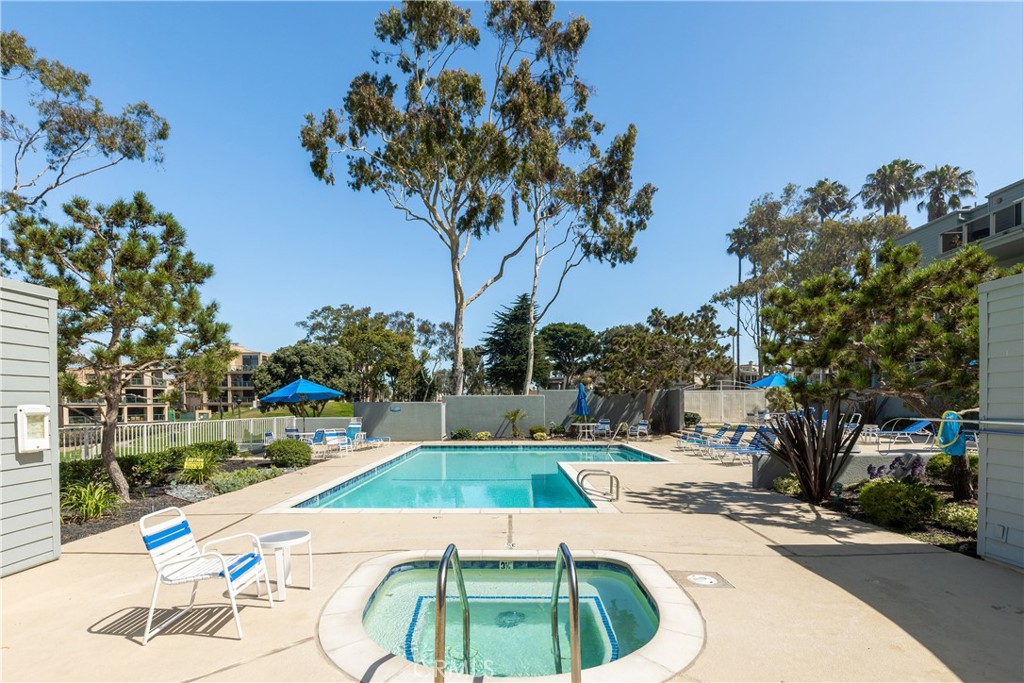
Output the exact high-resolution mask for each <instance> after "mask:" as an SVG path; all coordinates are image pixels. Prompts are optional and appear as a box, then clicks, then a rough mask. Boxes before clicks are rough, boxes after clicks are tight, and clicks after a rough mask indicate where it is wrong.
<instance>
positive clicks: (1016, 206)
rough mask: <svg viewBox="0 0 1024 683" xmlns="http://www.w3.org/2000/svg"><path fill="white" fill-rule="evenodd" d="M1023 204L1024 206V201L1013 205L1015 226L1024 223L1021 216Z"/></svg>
mask: <svg viewBox="0 0 1024 683" xmlns="http://www.w3.org/2000/svg"><path fill="white" fill-rule="evenodd" d="M1021 206H1024V202H1017V203H1016V204H1014V205H1013V224H1014V225H1015V226H1017V225H1021V224H1022V223H1024V221H1021V217H1020V207H1021Z"/></svg>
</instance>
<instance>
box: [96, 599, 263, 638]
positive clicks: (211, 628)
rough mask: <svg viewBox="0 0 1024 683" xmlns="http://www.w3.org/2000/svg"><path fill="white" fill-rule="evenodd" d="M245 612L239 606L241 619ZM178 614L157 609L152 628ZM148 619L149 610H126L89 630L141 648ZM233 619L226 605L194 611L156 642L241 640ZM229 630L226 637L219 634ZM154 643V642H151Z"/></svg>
mask: <svg viewBox="0 0 1024 683" xmlns="http://www.w3.org/2000/svg"><path fill="white" fill-rule="evenodd" d="M244 610H245V606H244V605H239V606H238V613H239V615H241V614H242V612H243V611H244ZM177 612H178V610H177V609H173V608H172V609H158V610H156V611H155V612H154V613H153V627H154V628H157V627H158V626H159V625H160V624H162V623H164V621H166V620H167V619H169V618H170V617H171V616H173V615H174V614H176V613H177ZM147 618H149V609H147V608H145V607H126V608H125V609H122V610H118V611H117V612H114V613H113V614H111V615H110V616H107V617H104V618H103V619H101V620H99V621H98V622H96V623H95V624H93V625H92V626H90V627H89V628H88V629H87V630H88V631H89V633H95V634H98V635H104V636H120V637H122V638H124V639H126V640H130V641H133V642H135V643H137V644H139V645H142V639H143V637H144V636H145V634H146V619H147ZM233 622H234V616H233V615H232V614H231V607H229V606H227V605H223V606H216V607H199V606H196V607H193V608H192V609H191V610H189V611H188V612H187V613H186V614H185V615H184V616H182V617H179V618H178V619H177V620H176V621H174V622H173V623H171V624H170V625H169V626H167V628H165V629H164V630H162V631H160V633H159V634H157V635H156V636H153V638H159V637H161V636H164V635H190V636H200V637H204V638H222V639H225V640H238V633H237V632H236V631H235V626H234V623H233ZM225 626H227V627H228V630H227V633H228V634H230V635H225V634H221V633H220V631H221V630H222V629H223V628H224V627H225ZM151 640H152V638H151Z"/></svg>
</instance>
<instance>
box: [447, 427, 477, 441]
mask: <svg viewBox="0 0 1024 683" xmlns="http://www.w3.org/2000/svg"><path fill="white" fill-rule="evenodd" d="M472 438H473V432H471V431H470V430H468V429H466V428H465V427H460V428H459V429H456V430H455V431H454V432H452V441H469V440H470V439H472Z"/></svg>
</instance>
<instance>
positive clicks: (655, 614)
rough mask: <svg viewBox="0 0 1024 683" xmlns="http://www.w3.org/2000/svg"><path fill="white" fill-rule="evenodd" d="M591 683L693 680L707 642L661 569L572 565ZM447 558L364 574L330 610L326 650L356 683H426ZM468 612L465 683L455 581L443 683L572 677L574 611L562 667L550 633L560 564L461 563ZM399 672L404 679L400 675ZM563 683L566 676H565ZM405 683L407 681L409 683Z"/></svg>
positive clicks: (614, 556) (386, 561)
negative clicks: (597, 681) (437, 590)
mask: <svg viewBox="0 0 1024 683" xmlns="http://www.w3.org/2000/svg"><path fill="white" fill-rule="evenodd" d="M574 557H575V560H576V565H577V574H578V577H579V582H578V583H579V596H580V636H581V638H580V640H581V655H582V657H581V659H582V666H583V669H584V670H585V671H586V673H585V676H587V677H588V678H591V679H592V678H593V677H594V676H595V674H596V675H598V676H599V677H600V678H606V679H607V680H615V679H618V680H627V679H628V680H662V679H664V678H666V677H668V676H669V675H672V674H675V673H676V672H678V671H680V670H682V669H684V668H686V666H688V665H689V664H690V662H691V661H692V660H693V659H694V658H695V657H696V656H697V654H698V652H699V651H700V648H701V646H702V645H703V641H704V623H703V620H702V619H701V617H700V613H699V612H698V610H697V608H696V606H695V605H694V604H693V603H692V601H691V600H690V599H689V597H688V596H687V595H686V594H685V593H684V592H683V591H682V589H681V588H679V586H678V585H677V584H676V583H675V581H673V580H672V578H671V577H670V576H668V574H667V573H666V572H665V571H664V570H663V569H662V568H661V567H660V566H659V565H658V564H656V563H655V562H653V561H651V560H648V559H646V558H642V557H639V556H636V555H628V554H626V553H618V552H612V551H601V552H594V551H583V552H576V553H574ZM439 558H440V553H394V554H391V555H385V556H382V557H380V558H375V559H373V560H370V561H368V562H366V563H364V564H363V565H361V566H360V567H359V568H358V569H357V570H356V571H355V572H354V573H353V574H352V576H350V577H349V579H348V580H347V581H346V582H345V583H344V584H343V585H342V587H341V588H340V589H339V590H338V592H337V593H336V594H335V595H334V597H332V599H331V600H330V601H329V602H328V604H327V606H326V608H325V610H324V614H323V616H322V618H321V621H320V627H319V636H320V641H321V647H322V648H323V650H324V652H326V653H327V655H328V657H330V658H331V659H332V660H333V661H334V662H335V664H337V665H338V666H339V667H340V668H341V669H342V670H344V671H345V672H346V673H347V674H349V675H350V676H353V677H354V678H356V679H361V680H365V679H368V678H370V679H374V680H383V679H385V678H392V677H394V676H399V679H403V678H402V676H401V675H399V674H403V675H404V676H405V677H406V678H410V679H411V678H423V679H424V680H425V679H428V678H429V677H430V676H431V670H430V668H431V667H432V664H433V661H434V651H433V645H434V618H435V614H436V611H435V608H436V605H435V598H434V587H435V580H436V577H437V563H438V560H439ZM461 558H462V569H463V574H464V577H465V583H466V592H467V595H468V598H469V608H470V619H471V623H470V662H469V670H470V675H469V676H467V675H466V674H465V673H463V672H464V671H465V658H464V656H463V639H462V606H461V605H462V603H461V597H460V596H459V591H458V587H457V582H456V580H455V577H454V575H453V573H452V572H449V576H448V579H449V587H448V599H447V619H446V629H445V632H446V648H445V650H446V653H445V661H446V678H448V679H450V680H460V679H464V680H470V676H474V677H477V680H479V679H480V677H484V678H490V677H495V678H506V679H507V678H509V677H513V678H515V679H517V680H520V679H523V678H530V677H535V676H545V677H549V676H552V675H554V674H556V673H557V672H558V670H559V668H560V669H561V671H563V672H568V671H569V669H570V667H569V653H570V647H569V642H568V623H567V622H568V608H567V603H566V601H567V598H566V597H565V595H564V593H565V590H564V587H563V590H562V598H561V603H560V607H559V617H560V627H559V639H560V650H561V655H562V661H561V662H560V664H561V666H559V663H556V661H555V656H554V654H553V653H554V647H553V642H552V633H551V611H550V607H551V588H552V581H553V578H554V569H553V567H554V553H539V552H530V551H505V552H483V551H472V552H469V551H467V552H462V553H461ZM403 669H407V670H406V671H403ZM564 676H565V677H567V676H568V674H567V673H566V674H564ZM403 680H404V679H403Z"/></svg>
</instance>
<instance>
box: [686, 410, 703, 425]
mask: <svg viewBox="0 0 1024 683" xmlns="http://www.w3.org/2000/svg"><path fill="white" fill-rule="evenodd" d="M698 424H700V413H683V426H684V427H692V426H694V425H698Z"/></svg>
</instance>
